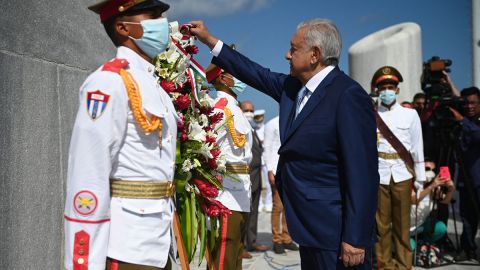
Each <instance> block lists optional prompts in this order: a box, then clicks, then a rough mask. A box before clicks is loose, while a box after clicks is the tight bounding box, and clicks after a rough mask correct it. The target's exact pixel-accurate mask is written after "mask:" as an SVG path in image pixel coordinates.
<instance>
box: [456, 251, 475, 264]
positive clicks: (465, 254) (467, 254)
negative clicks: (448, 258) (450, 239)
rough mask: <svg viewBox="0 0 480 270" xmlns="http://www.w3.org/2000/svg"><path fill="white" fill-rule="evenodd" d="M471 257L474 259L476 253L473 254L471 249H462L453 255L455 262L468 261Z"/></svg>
mask: <svg viewBox="0 0 480 270" xmlns="http://www.w3.org/2000/svg"><path fill="white" fill-rule="evenodd" d="M472 259H474V260H476V259H477V255H476V254H475V252H474V251H471V250H468V251H465V250H462V252H460V253H459V254H457V256H455V261H456V262H462V261H469V260H472Z"/></svg>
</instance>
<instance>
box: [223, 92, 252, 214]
mask: <svg viewBox="0 0 480 270" xmlns="http://www.w3.org/2000/svg"><path fill="white" fill-rule="evenodd" d="M222 98H225V99H226V100H227V101H228V103H227V105H226V107H227V108H229V109H230V111H231V112H232V115H233V121H234V124H235V130H236V132H237V134H238V135H240V134H243V135H245V136H246V142H245V145H244V146H243V147H241V148H239V147H237V146H235V145H234V143H233V140H232V137H231V135H230V133H229V132H228V126H227V125H226V123H225V120H226V119H225V115H224V117H223V119H222V121H221V122H220V123H218V124H217V126H219V127H220V126H224V127H225V128H222V129H220V130H219V132H218V137H217V143H218V145H219V146H220V150H221V151H222V154H223V155H224V156H225V158H226V160H227V164H237V165H248V164H250V162H251V160H252V143H253V141H252V139H253V137H252V126H251V125H250V123H249V122H248V120H247V118H246V117H245V116H244V115H243V111H242V109H240V107H239V106H238V102H237V100H236V99H235V98H234V97H232V96H231V95H229V94H227V93H225V92H221V91H217V98H216V99H215V102H218V101H219V100H220V99H222ZM214 111H215V113H217V112H220V113H224V111H223V110H221V109H219V108H215V110H214ZM235 178H237V179H230V178H228V177H227V176H226V177H224V178H223V187H224V189H223V191H221V192H220V194H219V195H218V197H217V200H218V201H220V202H221V203H222V204H223V205H225V206H226V207H227V208H228V209H230V210H232V211H238V212H250V200H251V196H252V191H251V190H252V187H251V182H250V174H235Z"/></svg>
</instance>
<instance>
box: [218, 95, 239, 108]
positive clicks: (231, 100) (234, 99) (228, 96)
mask: <svg viewBox="0 0 480 270" xmlns="http://www.w3.org/2000/svg"><path fill="white" fill-rule="evenodd" d="M217 98H218V99H220V98H226V99H227V100H228V102H233V104H235V105H237V106H238V101H237V99H236V98H234V97H233V96H232V95H230V94H227V93H225V92H223V91H217Z"/></svg>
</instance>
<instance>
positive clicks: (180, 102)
mask: <svg viewBox="0 0 480 270" xmlns="http://www.w3.org/2000/svg"><path fill="white" fill-rule="evenodd" d="M175 102H176V103H177V107H178V108H179V109H180V110H185V109H187V108H188V107H190V104H191V102H192V101H191V100H190V97H189V96H188V95H182V96H179V97H178V98H177V100H176V101H175Z"/></svg>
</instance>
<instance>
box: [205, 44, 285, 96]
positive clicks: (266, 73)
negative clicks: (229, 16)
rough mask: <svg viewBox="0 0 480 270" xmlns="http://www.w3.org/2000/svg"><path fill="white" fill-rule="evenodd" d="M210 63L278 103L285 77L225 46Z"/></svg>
mask: <svg viewBox="0 0 480 270" xmlns="http://www.w3.org/2000/svg"><path fill="white" fill-rule="evenodd" d="M212 63H214V64H216V65H217V66H220V67H221V68H223V69H224V70H226V71H227V72H228V73H230V74H232V75H233V76H234V77H235V78H237V79H239V80H241V81H242V82H244V83H246V84H248V85H249V86H251V87H253V88H255V89H258V90H259V91H261V92H263V93H265V94H267V95H269V96H270V97H272V98H273V99H274V100H276V101H277V102H280V97H281V96H282V91H283V88H284V87H283V86H284V83H285V79H286V78H287V75H285V74H281V73H276V72H272V71H270V69H268V68H264V67H262V66H261V65H259V64H257V63H255V62H253V61H252V60H250V59H248V58H247V57H245V56H243V55H242V54H240V53H239V52H237V51H235V50H233V49H232V48H230V47H228V46H225V45H223V47H222V50H221V51H220V54H219V55H218V57H214V58H213V60H212Z"/></svg>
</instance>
